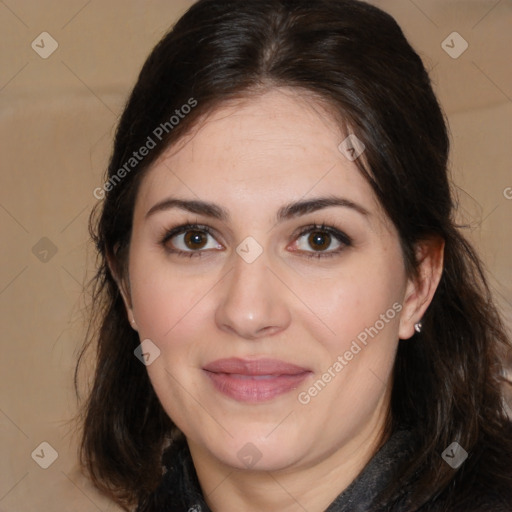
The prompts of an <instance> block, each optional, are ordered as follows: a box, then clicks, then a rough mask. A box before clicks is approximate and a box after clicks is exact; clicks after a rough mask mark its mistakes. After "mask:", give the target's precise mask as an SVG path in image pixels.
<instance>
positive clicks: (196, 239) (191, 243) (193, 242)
mask: <svg viewBox="0 0 512 512" xmlns="http://www.w3.org/2000/svg"><path fill="white" fill-rule="evenodd" d="M183 242H184V243H185V245H186V246H187V248H189V249H192V250H194V249H202V248H203V247H204V246H205V245H206V243H207V242H208V235H207V234H205V233H203V232H201V231H187V232H186V233H185V235H184V237H183Z"/></svg>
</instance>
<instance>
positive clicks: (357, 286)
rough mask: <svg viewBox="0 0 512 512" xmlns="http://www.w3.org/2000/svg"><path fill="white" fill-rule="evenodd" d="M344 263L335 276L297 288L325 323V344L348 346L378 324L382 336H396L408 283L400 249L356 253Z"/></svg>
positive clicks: (302, 284) (335, 346) (338, 346)
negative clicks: (366, 253)
mask: <svg viewBox="0 0 512 512" xmlns="http://www.w3.org/2000/svg"><path fill="white" fill-rule="evenodd" d="M345 263H346V264H345V265H344V266H341V267H340V271H339V272H337V273H336V275H333V276H332V279H326V280H322V281H317V282H316V283H315V285H314V286H312V283H311V282H310V281H308V280H303V281H302V282H301V285H300V288H299V289H298V293H297V294H298V295H300V296H301V297H304V298H305V302H306V303H307V305H308V306H309V307H310V309H311V311H313V312H314V313H315V315H314V316H316V317H318V318H320V319H321V320H322V323H323V324H324V325H325V327H326V328H325V329H324V330H323V331H324V332H325V334H326V335H325V337H324V341H325V343H327V344H329V346H330V347H331V349H332V350H341V349H347V347H345V346H346V345H350V342H351V341H352V340H354V339H356V338H357V336H359V335H360V334H361V336H360V338H362V339H363V341H364V333H365V332H367V329H368V328H371V327H372V326H375V325H376V327H377V330H378V331H379V333H380V331H382V335H383V336H384V333H386V334H385V335H386V336H388V335H389V337H390V338H392V339H394V338H395V337H396V336H395V335H396V333H397V332H398V318H399V311H397V310H400V309H401V301H402V299H403V292H404V289H405V285H406V278H405V273H404V269H403V265H402V259H401V253H400V251H399V249H398V248H395V250H394V251H391V250H389V251H386V250H382V251H379V252H378V251H376V252H373V253H370V254H368V255H367V256H366V255H363V256H361V255H354V257H351V258H350V259H347V261H346V262H345ZM393 306H394V307H393ZM316 325H318V322H317V323H316ZM317 332H318V331H317ZM372 333H373V334H375V331H374V330H372ZM332 350H330V351H329V352H331V353H332Z"/></svg>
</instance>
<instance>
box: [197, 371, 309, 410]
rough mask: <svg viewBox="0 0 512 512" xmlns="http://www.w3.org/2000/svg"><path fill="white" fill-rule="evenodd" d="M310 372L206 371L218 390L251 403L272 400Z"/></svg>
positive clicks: (291, 387)
mask: <svg viewBox="0 0 512 512" xmlns="http://www.w3.org/2000/svg"><path fill="white" fill-rule="evenodd" d="M310 373H311V372H303V373H299V374H296V375H275V376H268V377H267V376H265V377H262V376H259V377H256V376H251V375H238V374H232V373H213V372H209V371H206V375H208V377H209V378H210V380H211V382H212V383H213V385H214V386H215V388H216V389H217V390H218V391H220V392H221V393H223V394H224V395H226V396H229V397H230V398H234V399H235V400H238V401H240V402H252V403H255V402H265V401H268V400H272V399H273V398H275V397H276V396H279V395H282V394H284V393H288V392H289V391H292V390H293V389H296V388H297V387H298V386H299V384H300V383H301V382H302V381H303V380H304V379H306V377H308V376H309V375H310Z"/></svg>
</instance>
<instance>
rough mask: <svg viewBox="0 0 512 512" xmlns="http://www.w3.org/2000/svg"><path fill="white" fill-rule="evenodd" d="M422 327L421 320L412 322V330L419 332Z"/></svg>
mask: <svg viewBox="0 0 512 512" xmlns="http://www.w3.org/2000/svg"><path fill="white" fill-rule="evenodd" d="M422 327H423V324H422V323H421V322H417V323H415V324H414V330H415V331H416V332H421V328H422Z"/></svg>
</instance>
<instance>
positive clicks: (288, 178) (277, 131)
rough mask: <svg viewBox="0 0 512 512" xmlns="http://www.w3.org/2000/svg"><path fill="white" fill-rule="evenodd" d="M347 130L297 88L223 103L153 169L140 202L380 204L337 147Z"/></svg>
mask: <svg viewBox="0 0 512 512" xmlns="http://www.w3.org/2000/svg"><path fill="white" fill-rule="evenodd" d="M345 137H346V134H344V133H343V132H342V130H341V128H340V126H339V124H338V123H337V122H336V121H335V118H334V116H332V115H331V114H329V112H328V110H327V107H326V106H325V104H322V103H321V102H319V101H318V100H315V99H314V98H313V97H312V96H311V95H307V94H304V93H301V92H298V91H296V90H294V89H273V90H270V91H268V92H266V93H264V94H261V95H258V96H250V97H248V98H244V99H242V100H239V101H236V102H230V103H226V104H222V105H221V106H220V107H219V108H217V109H215V110H214V111H212V112H210V113H209V114H208V116H207V117H206V118H204V119H203V120H201V121H200V122H199V123H198V124H197V126H196V127H195V128H194V129H192V131H191V132H190V134H189V135H187V136H185V137H184V138H183V139H182V140H180V141H178V143H177V144H175V145H174V146H172V147H170V148H168V149H167V150H166V151H165V152H164V153H163V154H162V155H161V157H160V158H159V159H158V160H157V161H156V162H155V164H154V165H153V166H152V168H151V169H150V170H148V172H147V174H146V176H145V177H144V179H143V181H142V183H141V187H140V190H139V194H138V198H137V208H139V209H145V210H147V209H148V208H150V207H151V205H152V204H153V203H155V202H157V201H159V200H161V199H162V198H163V197H165V194H171V193H172V194H173V195H181V196H186V197H188V198H193V199H201V200H206V201H212V202H219V203H222V204H223V205H225V206H226V207H227V208H228V209H229V208H230V207H231V205H232V206H233V208H237V207H238V208H243V207H245V209H248V208H251V209H254V208H257V209H261V208H262V205H264V206H265V209H276V210H277V209H278V208H279V207H280V206H281V205H282V203H283V202H286V201H290V200H298V199H300V198H306V199H307V198H308V197H309V196H318V195H327V194H337V195H338V194H340V195H344V196H348V197H349V198H350V199H351V200H353V201H357V202H359V203H361V204H363V206H365V208H367V209H369V210H375V209H378V208H379V205H378V203H377V200H376V198H375V195H374V193H373V191H372V189H371V187H370V185H369V184H368V182H367V181H366V180H365V179H364V177H363V176H362V175H361V173H360V171H359V169H358V167H357V165H356V164H355V162H352V161H350V160H348V159H347V158H346V157H345V156H344V155H343V154H342V153H341V152H340V150H339V149H338V146H339V144H340V143H341V142H342V141H343V140H344V138H345Z"/></svg>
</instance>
